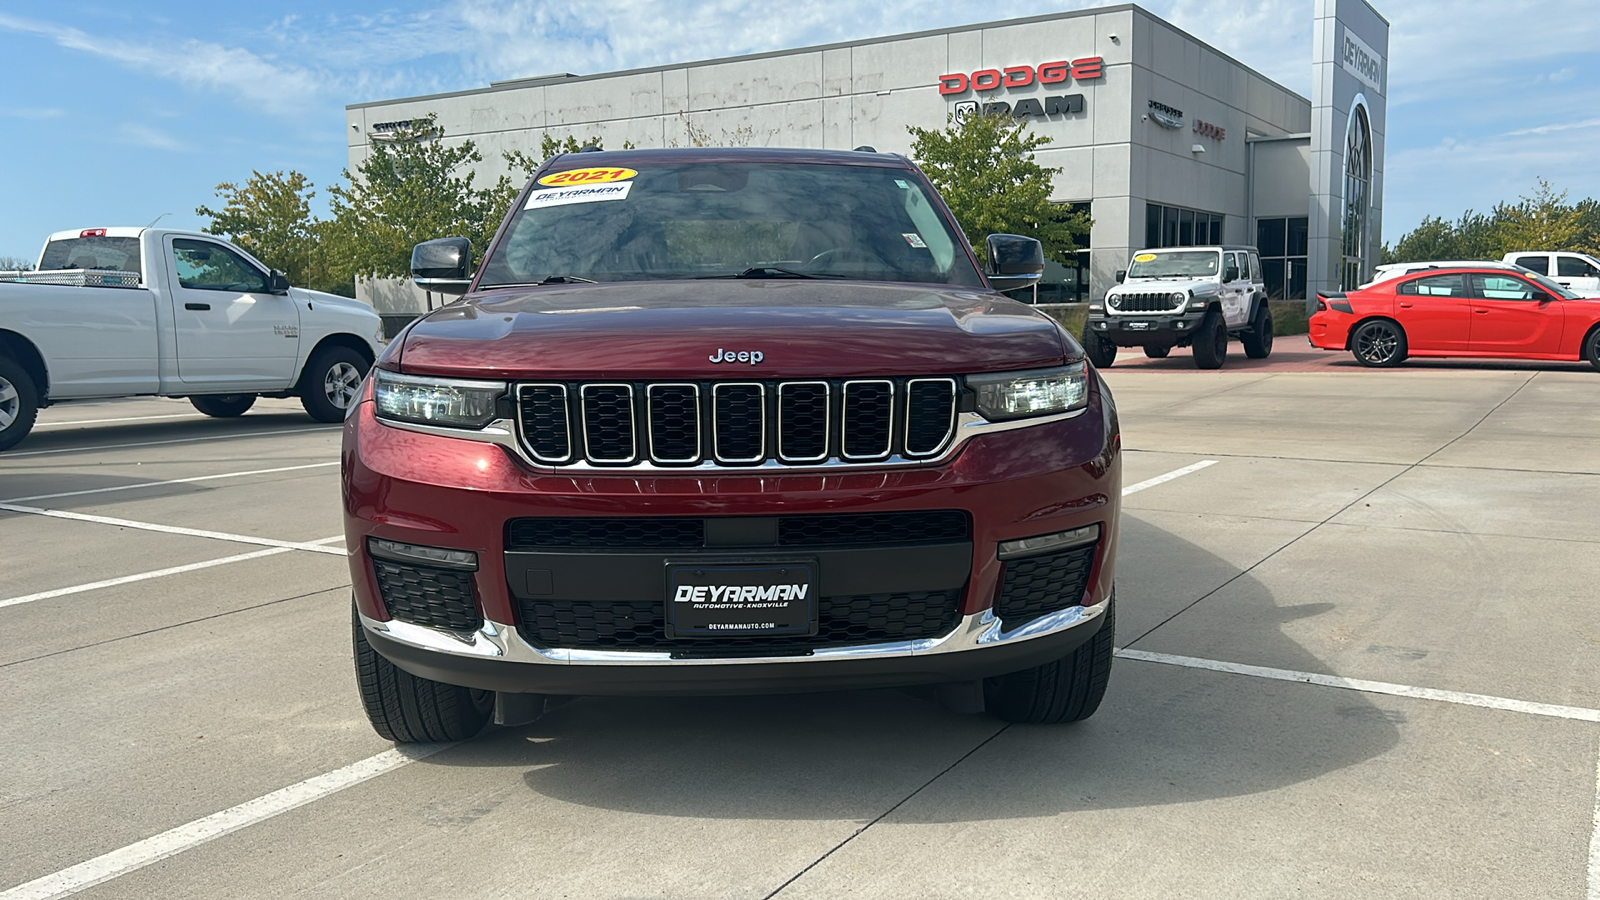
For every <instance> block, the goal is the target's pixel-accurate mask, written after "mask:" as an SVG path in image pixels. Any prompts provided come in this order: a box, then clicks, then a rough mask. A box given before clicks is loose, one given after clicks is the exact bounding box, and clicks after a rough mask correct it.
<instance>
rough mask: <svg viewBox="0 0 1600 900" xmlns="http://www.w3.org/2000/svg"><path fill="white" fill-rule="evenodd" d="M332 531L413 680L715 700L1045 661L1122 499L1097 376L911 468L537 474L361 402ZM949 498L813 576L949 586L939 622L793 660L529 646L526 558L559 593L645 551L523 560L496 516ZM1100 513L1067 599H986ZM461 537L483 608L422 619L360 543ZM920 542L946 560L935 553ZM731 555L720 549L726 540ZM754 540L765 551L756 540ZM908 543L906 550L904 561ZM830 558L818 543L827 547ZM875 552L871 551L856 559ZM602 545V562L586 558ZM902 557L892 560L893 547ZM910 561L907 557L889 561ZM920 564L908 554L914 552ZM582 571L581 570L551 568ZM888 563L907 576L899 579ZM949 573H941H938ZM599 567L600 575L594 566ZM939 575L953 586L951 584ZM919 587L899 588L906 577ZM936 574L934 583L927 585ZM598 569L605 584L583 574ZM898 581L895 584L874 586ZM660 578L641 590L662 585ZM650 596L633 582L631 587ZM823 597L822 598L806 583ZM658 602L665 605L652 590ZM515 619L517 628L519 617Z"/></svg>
mask: <svg viewBox="0 0 1600 900" xmlns="http://www.w3.org/2000/svg"><path fill="white" fill-rule="evenodd" d="M343 477H344V496H345V524H346V536H347V541H348V546H349V548H350V566H351V576H352V584H353V586H354V594H355V600H356V605H357V609H358V611H359V612H360V615H361V618H362V622H363V624H364V626H365V631H366V633H367V636H368V639H369V641H370V642H371V643H372V645H373V647H374V649H376V650H377V651H378V652H379V653H381V654H383V655H384V656H385V657H387V658H389V659H390V660H391V661H393V662H394V663H395V664H397V665H399V666H400V667H401V668H403V669H406V670H407V671H410V672H412V673H413V674H416V675H419V676H422V677H426V678H431V679H433V680H436V681H442V682H445V683H452V684H463V685H469V686H473V687H479V688H485V689H493V690H499V691H508V692H529V693H556V694H599V693H617V694H648V693H730V692H763V693H764V692H776V691H784V690H824V689H835V688H846V687H868V686H887V685H905V684H922V683H936V682H946V681H958V680H967V679H970V678H978V677H984V676H987V675H995V674H1002V673H1004V672H1010V671H1017V670H1019V669H1023V668H1028V667H1031V666H1034V665H1038V664H1041V663H1043V662H1048V661H1051V660H1054V659H1059V658H1061V657H1063V656H1065V655H1067V654H1068V653H1070V652H1071V651H1072V650H1073V649H1074V648H1075V647H1076V646H1077V645H1078V644H1081V643H1082V642H1083V641H1086V640H1088V639H1089V638H1090V637H1092V636H1093V634H1094V633H1095V631H1097V630H1098V628H1099V623H1100V621H1101V614H1102V612H1103V611H1104V609H1105V606H1106V603H1107V602H1108V600H1109V598H1110V596H1111V590H1112V583H1113V579H1114V575H1115V565H1114V561H1115V552H1116V540H1117V526H1118V516H1119V510H1120V495H1121V459H1120V438H1119V436H1118V433H1117V422H1116V413H1115V409H1114V407H1113V406H1112V404H1111V401H1110V397H1109V395H1108V394H1107V393H1105V391H1104V388H1103V384H1101V383H1098V382H1096V383H1094V384H1093V385H1092V387H1091V392H1090V402H1089V406H1088V407H1087V408H1086V409H1084V410H1083V411H1082V412H1081V414H1076V415H1072V416H1070V417H1067V418H1059V419H1055V420H1051V421H1048V422H1045V423H1042V424H1037V425H1029V426H1027V427H1019V428H1015V429H1013V430H1010V431H1004V432H998V433H989V434H980V435H975V436H973V437H971V438H969V439H967V440H966V441H965V442H964V443H962V444H961V445H960V446H959V447H958V448H957V450H956V452H954V453H953V454H952V455H951V456H950V457H948V458H944V459H941V460H940V461H938V462H934V463H929V464H927V465H898V466H893V467H880V468H876V469H874V468H871V467H852V468H850V469H848V470H842V471H835V470H819V471H785V470H776V471H774V470H771V469H762V468H757V469H744V470H741V469H732V468H729V469H720V470H717V471H712V472H707V471H689V472H675V473H656V472H630V471H616V472H596V471H592V470H591V471H566V472H564V471H562V470H560V469H539V468H534V467H532V466H529V465H528V464H527V463H526V461H525V460H523V459H521V458H520V457H518V455H517V454H516V453H514V452H512V451H511V450H509V449H508V448H506V447H503V446H499V445H496V444H492V443H486V442H482V441H472V440H464V439H460V438H454V437H448V436H444V435H439V434H426V433H419V432H416V431H410V430H404V429H399V428H392V427H389V426H387V425H385V424H383V423H381V422H379V421H377V420H376V418H375V417H374V415H373V405H372V403H371V401H370V395H368V396H366V397H364V398H363V400H362V402H361V403H359V404H358V405H357V407H356V408H355V410H353V411H352V413H351V415H350V417H349V418H348V419H347V420H346V424H345V441H344V449H343ZM939 510H945V511H948V510H961V511H963V512H965V513H966V515H967V517H968V521H969V523H970V530H969V533H968V535H967V537H966V539H965V540H964V541H959V542H956V543H954V544H952V543H950V542H948V541H946V542H944V543H939V542H937V541H932V540H930V541H928V542H927V543H925V544H922V545H917V546H914V547H911V548H884V549H883V550H881V551H874V550H872V549H871V548H867V549H866V550H865V551H860V550H859V549H858V550H857V552H858V553H861V552H864V553H865V554H866V555H867V556H868V557H869V559H868V561H866V562H865V563H861V562H857V563H853V564H852V565H849V566H846V565H843V564H841V563H839V562H828V560H829V559H830V558H833V559H843V557H844V556H846V555H847V554H846V550H845V549H844V548H837V547H836V548H834V549H833V550H829V551H824V552H823V554H822V558H823V559H824V562H825V565H824V567H823V569H822V572H823V582H824V588H826V582H827V581H828V580H829V579H830V577H834V576H837V577H840V578H845V579H846V580H847V581H849V584H847V585H845V586H843V587H842V588H841V593H845V594H856V593H872V592H877V591H931V590H934V589H936V587H938V586H939V585H940V584H942V585H943V586H944V587H947V588H952V592H953V595H954V596H955V597H956V600H955V601H954V602H955V604H956V607H955V608H953V609H951V616H952V618H951V619H949V620H946V621H947V622H949V623H951V624H950V625H949V626H948V628H949V630H947V631H944V632H943V633H935V636H932V637H919V638H918V639H915V640H903V641H901V640H891V641H880V642H876V643H854V644H851V645H849V646H818V647H814V648H808V649H806V650H805V652H803V653H788V654H786V655H782V656H779V655H775V654H769V655H761V650H760V648H752V649H750V650H749V651H748V652H747V653H743V654H742V655H729V654H727V653H722V654H721V655H717V656H715V657H714V658H683V656H684V654H681V653H673V652H652V651H651V650H648V649H628V650H607V649H596V648H594V647H593V646H560V645H552V643H553V642H550V641H541V640H533V639H530V635H533V636H535V637H537V634H538V632H536V630H535V629H534V628H533V627H532V625H531V620H529V619H528V618H526V615H525V611H526V610H528V609H529V608H530V606H529V604H530V602H531V601H530V592H531V591H532V589H531V588H529V587H528V584H529V583H530V575H529V569H530V568H531V569H535V570H548V571H550V572H552V573H553V576H552V577H553V578H554V579H555V582H556V584H557V587H558V588H559V587H560V584H561V582H562V581H563V579H565V580H566V581H567V582H568V583H581V584H582V586H583V588H584V589H585V590H591V591H594V590H602V589H603V590H614V591H615V593H613V594H611V595H601V594H594V595H593V596H591V597H577V596H576V595H573V594H570V593H569V592H567V591H566V589H561V590H558V592H557V594H556V596H561V597H568V598H569V599H577V600H581V601H582V602H608V601H609V598H611V597H615V598H618V599H619V600H620V598H622V597H624V596H628V597H632V598H634V599H635V600H637V601H643V602H646V603H648V602H651V601H652V599H653V596H640V595H639V592H640V587H639V586H640V585H641V584H642V582H641V578H644V577H646V576H645V575H643V574H640V573H642V572H643V571H644V569H645V568H648V566H647V565H645V564H644V563H643V562H641V559H640V558H641V557H647V556H650V555H651V554H650V553H649V552H642V551H643V550H644V548H640V552H636V551H634V550H632V549H630V550H629V551H626V552H621V551H618V552H611V551H607V552H606V553H597V554H595V555H594V556H593V557H591V558H590V560H589V561H585V560H583V559H581V558H579V557H580V556H581V554H565V555H564V556H565V558H557V555H552V559H551V561H550V562H548V563H546V562H542V561H538V562H530V558H531V557H530V554H527V553H525V552H521V551H519V550H517V549H514V548H512V547H511V546H510V535H509V532H508V527H509V525H508V523H510V522H512V521H513V520H518V519H523V518H526V517H567V518H584V517H592V518H606V519H612V520H615V519H619V518H623V519H625V518H628V517H639V518H649V517H705V518H706V519H707V521H711V520H714V519H731V518H739V517H753V518H760V517H774V516H782V515H796V514H802V515H804V514H847V513H872V514H876V513H907V512H926V511H939ZM1087 526H1098V533H1099V539H1098V542H1097V543H1095V545H1094V547H1093V554H1092V563H1090V564H1089V570H1088V574H1087V576H1086V577H1085V578H1084V581H1083V587H1082V594H1081V597H1080V596H1076V595H1074V596H1073V597H1072V598H1070V602H1068V603H1067V604H1065V605H1064V606H1063V608H1059V609H1052V610H1051V611H1048V612H1046V613H1044V614H1043V615H1040V616H1037V617H1031V618H1030V619H1029V620H1027V621H1026V622H1023V623H1021V624H1018V621H1016V620H1013V621H1011V622H1005V621H1002V620H1001V619H1000V618H997V616H996V614H995V612H994V604H995V600H996V597H997V594H998V591H999V590H1000V587H1001V582H1002V579H1003V575H1004V572H1005V570H1006V566H1007V565H1009V564H1012V563H1009V562H1007V561H1002V560H1001V559H999V553H998V547H999V545H1000V543H1001V542H1008V541H1016V540H1019V539H1022V538H1031V537H1037V536H1040V535H1051V534H1057V533H1061V532H1068V531H1072V530H1074V529H1081V528H1085V527H1087ZM369 538H376V539H382V540H389V541H397V542H405V543H410V544H416V545H425V546H430V547H439V548H450V549H460V550H469V551H472V552H474V553H476V554H477V570H476V571H474V572H472V573H470V579H471V585H472V596H473V597H474V598H475V600H476V603H477V607H478V611H479V612H481V619H478V620H475V621H474V622H473V623H472V624H471V625H470V626H468V627H458V628H454V629H451V628H438V627H430V626H425V625H419V624H415V622H414V621H401V620H398V619H395V618H393V617H392V616H391V615H390V609H389V607H388V606H387V605H386V603H385V601H384V599H383V597H382V595H381V593H380V588H379V585H378V580H377V576H376V574H375V569H374V562H373V559H372V558H371V556H370V555H369V552H368V539H369ZM935 550H938V551H939V552H944V553H947V554H953V555H954V556H955V557H957V558H956V559H954V560H951V561H947V562H940V561H937V560H930V558H929V556H928V554H929V553H931V552H934V551H935ZM726 552H729V553H733V552H736V551H733V550H728V551H726ZM768 552H770V551H768ZM919 553H920V554H921V555H920V556H919V555H918V554H919ZM828 554H832V556H831V557H830V556H829V555H828ZM875 554H876V555H878V556H881V559H879V560H878V561H877V562H873V561H872V560H871V557H873V556H874V555H875ZM608 558H614V559H616V561H617V565H616V566H614V567H612V569H613V570H614V571H612V572H609V573H607V572H604V571H602V570H599V569H595V568H594V563H595V562H599V563H600V564H601V565H602V567H603V564H604V560H605V559H608ZM897 559H898V560H900V562H895V560H897ZM908 559H909V560H912V561H913V562H914V563H915V564H913V565H906V564H905V560H908ZM919 560H920V561H919ZM562 566H567V567H568V568H569V569H570V571H572V572H575V573H578V572H585V571H586V572H589V573H590V575H591V577H588V578H585V579H577V578H566V577H565V576H564V575H563V571H565V570H564V569H563V568H562ZM901 573H905V574H901ZM951 573H955V574H954V575H952V574H951ZM596 575H605V576H606V577H605V578H604V579H602V578H599V577H592V576H596ZM952 578H953V579H954V580H953V581H951V580H950V579H952ZM919 579H920V580H921V581H924V582H927V583H913V582H917V581H918V580H919ZM939 579H945V581H943V582H939V583H938V584H936V583H935V582H938V580H939ZM602 580H604V581H606V582H607V583H608V584H615V585H617V587H615V588H611V587H598V588H597V587H596V585H597V584H599V583H600V582H601V581H602ZM896 580H902V581H903V582H904V583H902V584H899V585H898V586H896V585H895V584H890V583H889V582H893V581H896ZM654 583H655V584H662V585H663V586H662V587H661V588H660V589H659V590H662V591H664V584H663V583H662V582H654ZM645 590H649V588H648V587H647V588H645ZM819 590H821V591H822V592H823V593H824V594H826V593H828V591H826V590H823V589H819ZM661 602H663V603H664V602H665V597H664V595H663V596H662V598H661ZM519 626H520V627H519Z"/></svg>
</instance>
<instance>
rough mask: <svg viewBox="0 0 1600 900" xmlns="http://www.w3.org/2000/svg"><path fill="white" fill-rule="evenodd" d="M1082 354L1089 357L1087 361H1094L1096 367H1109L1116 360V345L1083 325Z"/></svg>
mask: <svg viewBox="0 0 1600 900" xmlns="http://www.w3.org/2000/svg"><path fill="white" fill-rule="evenodd" d="M1080 343H1082V344H1083V354H1084V355H1085V356H1087V357H1089V362H1092V363H1094V367H1095V368H1096V369H1109V368H1111V364H1112V363H1114V362H1116V361H1117V345H1116V344H1113V343H1111V342H1110V341H1109V340H1106V339H1105V338H1103V337H1101V336H1100V335H1098V334H1095V333H1094V332H1093V331H1090V330H1089V326H1088V325H1085V326H1083V338H1082V339H1081V341H1080Z"/></svg>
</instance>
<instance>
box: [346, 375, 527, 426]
mask: <svg viewBox="0 0 1600 900" xmlns="http://www.w3.org/2000/svg"><path fill="white" fill-rule="evenodd" d="M505 393H506V383H505V382H503V381H463V380H461V379H457V378H423V377H418V376H415V375H400V374H397V373H395V372H388V371H385V370H383V369H379V370H377V377H376V378H374V379H373V395H374V398H375V399H376V400H377V403H378V417H379V418H381V419H398V420H399V421H401V422H416V423H418V424H421V425H442V426H444V427H446V428H482V427H483V426H485V425H487V424H489V423H490V422H491V421H493V420H494V418H495V406H496V401H497V400H499V399H500V398H501V397H503V396H505Z"/></svg>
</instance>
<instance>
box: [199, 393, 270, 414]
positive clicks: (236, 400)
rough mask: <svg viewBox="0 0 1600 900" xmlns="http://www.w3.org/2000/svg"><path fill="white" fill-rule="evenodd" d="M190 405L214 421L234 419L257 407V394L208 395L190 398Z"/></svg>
mask: <svg viewBox="0 0 1600 900" xmlns="http://www.w3.org/2000/svg"><path fill="white" fill-rule="evenodd" d="M189 403H190V404H192V405H193V406H194V408H195V409H198V410H200V411H201V412H203V413H205V414H206V415H208V416H210V417H211V418H213V419H233V418H237V417H239V416H242V415H244V414H245V412H246V411H247V410H248V409H250V407H252V406H255V405H256V395H255V394H208V395H206V396H204V397H190V398H189Z"/></svg>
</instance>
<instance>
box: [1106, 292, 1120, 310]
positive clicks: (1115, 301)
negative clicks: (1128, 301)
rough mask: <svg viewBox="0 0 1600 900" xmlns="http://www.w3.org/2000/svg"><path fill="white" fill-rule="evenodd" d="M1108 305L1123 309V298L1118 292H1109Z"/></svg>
mask: <svg viewBox="0 0 1600 900" xmlns="http://www.w3.org/2000/svg"><path fill="white" fill-rule="evenodd" d="M1106 305H1107V306H1109V307H1111V308H1112V309H1121V308H1122V298H1121V297H1119V296H1118V295H1116V294H1109V295H1107V296H1106Z"/></svg>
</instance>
